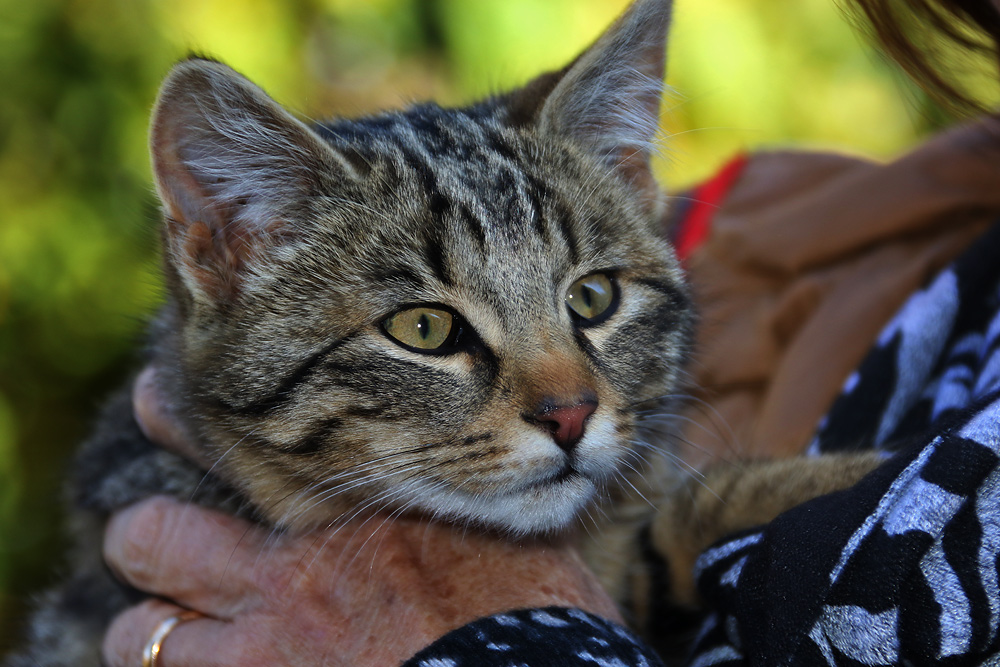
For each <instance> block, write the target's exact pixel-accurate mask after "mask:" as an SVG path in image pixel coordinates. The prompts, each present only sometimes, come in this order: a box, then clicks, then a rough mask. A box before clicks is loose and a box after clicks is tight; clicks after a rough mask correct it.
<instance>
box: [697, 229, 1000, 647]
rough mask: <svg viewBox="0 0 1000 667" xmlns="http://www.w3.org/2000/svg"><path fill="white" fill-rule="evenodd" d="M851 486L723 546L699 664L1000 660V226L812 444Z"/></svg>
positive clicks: (912, 305)
mask: <svg viewBox="0 0 1000 667" xmlns="http://www.w3.org/2000/svg"><path fill="white" fill-rule="evenodd" d="M872 448H874V449H877V450H881V451H885V452H886V455H887V458H888V460H887V462H886V463H885V464H884V465H883V466H882V467H881V468H879V469H878V470H876V471H875V472H874V473H872V474H871V475H869V476H868V477H867V478H865V479H864V480H863V481H862V482H861V483H860V484H858V485H857V486H856V487H854V488H852V489H848V490H846V491H843V492H840V493H836V494H833V495H830V496H826V497H823V498H818V499H816V500H814V501H812V502H810V503H806V504H805V505H802V506H800V507H798V508H796V509H794V510H792V511H791V512H788V513H786V514H784V515H782V516H781V517H779V518H778V519H777V520H776V521H774V522H773V523H771V524H770V525H768V526H766V527H764V528H763V529H760V530H755V531H749V532H747V533H744V534H742V535H738V536H735V537H733V538H731V539H729V540H727V541H725V542H724V543H722V544H718V545H715V546H714V547H713V548H711V549H709V550H708V551H707V552H706V553H705V554H703V556H702V558H701V559H700V561H699V562H698V565H697V570H698V578H699V587H700V589H701V590H702V592H703V593H704V595H705V596H706V597H707V599H708V600H710V601H711V606H712V608H713V609H714V612H713V613H712V614H711V616H710V617H709V619H708V621H707V622H706V624H705V625H704V627H703V628H702V631H701V634H700V635H699V637H698V639H697V641H696V644H695V647H694V650H693V654H692V657H691V659H690V660H689V664H690V665H693V666H697V667H707V666H708V665H750V664H754V665H980V664H990V665H993V664H998V665H1000V632H998V630H1000V569H998V564H1000V226H995V227H994V229H992V230H991V231H990V232H989V233H988V234H987V235H986V236H985V237H983V238H981V239H980V240H979V241H978V242H977V243H976V244H974V245H973V247H972V248H970V249H969V250H968V251H967V252H966V253H965V254H964V255H963V256H962V257H961V258H960V259H959V260H958V261H957V262H956V263H955V264H954V265H953V266H951V267H950V268H948V269H947V270H945V271H944V272H943V273H942V274H940V275H939V276H938V277H937V279H935V280H934V281H933V282H932V283H931V284H930V285H929V286H928V287H927V288H926V289H924V290H922V291H921V292H919V293H917V294H915V295H913V296H912V297H911V298H910V299H909V301H908V302H907V304H906V305H905V306H904V307H903V309H902V310H901V311H900V313H899V314H898V315H897V316H896V317H895V318H894V319H893V321H892V322H891V323H890V324H889V325H888V326H887V327H886V328H885V329H884V330H883V332H882V334H881V336H880V337H879V340H878V342H877V344H876V346H875V348H874V349H873V350H872V351H871V352H870V353H869V355H868V357H867V358H866V359H865V361H864V362H863V363H862V365H861V367H860V368H859V369H858V371H857V372H856V373H855V374H854V375H852V377H851V378H850V379H849V380H848V382H847V383H846V385H845V387H844V389H843V392H842V394H841V396H840V397H839V398H838V399H837V401H836V402H835V403H834V405H833V407H832V409H831V410H830V413H829V414H828V416H827V418H826V419H825V420H824V421H823V423H822V424H821V425H820V428H819V429H818V433H817V435H816V438H815V440H814V442H813V443H812V445H811V448H810V451H811V452H812V453H814V454H816V453H821V452H833V451H845V450H853V449H872Z"/></svg>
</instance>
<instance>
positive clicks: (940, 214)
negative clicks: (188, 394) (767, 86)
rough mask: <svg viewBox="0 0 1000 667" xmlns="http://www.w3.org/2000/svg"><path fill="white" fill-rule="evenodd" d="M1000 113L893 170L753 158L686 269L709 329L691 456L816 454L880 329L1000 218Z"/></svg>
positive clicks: (815, 158) (696, 363) (790, 157)
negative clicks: (815, 437)
mask: <svg viewBox="0 0 1000 667" xmlns="http://www.w3.org/2000/svg"><path fill="white" fill-rule="evenodd" d="M998 128H1000V121H998V120H996V119H995V118H992V117H991V118H987V119H985V120H983V121H981V122H980V123H977V124H974V125H969V126H963V127H960V128H957V129H955V130H953V131H951V132H948V133H946V134H943V135H941V136H939V137H937V138H936V139H934V140H933V141H931V142H929V143H927V144H925V145H924V146H922V147H921V148H919V149H918V150H916V151H914V152H912V153H910V154H908V155H906V156H904V157H902V158H900V159H899V160H897V161H895V162H892V163H889V164H885V165H879V164H874V163H872V162H869V161H865V160H861V159H857V158H852V157H846V156H841V155H831V154H822V153H791V152H773V153H760V154H756V155H753V156H752V157H751V158H750V159H749V162H748V163H747V165H746V167H745V168H744V171H743V173H742V175H741V176H740V179H739V180H738V181H737V182H736V183H735V184H734V186H733V187H732V189H731V190H730V192H729V194H728V196H727V198H726V199H725V201H724V203H723V205H722V207H721V209H720V210H719V211H718V213H717V214H716V216H715V218H714V220H713V225H712V231H711V233H710V235H709V237H708V239H707V240H706V241H705V243H704V244H703V245H702V246H701V247H700V248H698V249H697V250H696V251H695V252H694V253H693V254H692V255H691V257H690V258H689V259H688V262H687V266H688V272H689V277H690V280H691V283H692V288H693V292H694V295H695V301H696V304H697V307H698V310H699V318H700V325H699V331H698V334H697V337H696V345H695V353H694V358H693V361H692V364H691V366H690V369H689V380H690V387H689V390H690V393H691V394H692V395H693V396H694V397H695V399H696V400H695V401H693V402H692V404H691V406H690V407H689V409H687V411H686V416H687V417H689V418H690V419H691V422H690V423H689V424H688V425H687V426H686V427H685V428H684V429H683V432H682V439H683V440H684V441H685V443H684V444H682V454H683V455H684V456H685V457H686V459H687V460H689V461H691V462H695V463H698V464H701V463H704V462H706V461H708V460H711V459H716V458H727V459H733V458H760V457H773V456H791V455H794V454H797V453H799V452H801V451H802V449H803V448H804V447H805V446H806V445H807V444H808V440H809V438H810V436H811V434H812V432H813V431H814V429H815V427H816V424H817V422H818V420H819V419H820V417H822V415H823V414H824V413H825V412H826V410H827V409H828V407H829V405H830V403H831V402H832V400H833V399H834V397H835V396H836V395H837V393H838V392H839V390H840V387H841V385H842V384H843V382H844V380H845V379H846V378H847V376H848V375H849V373H850V372H851V371H852V370H853V369H854V368H855V367H856V366H857V365H858V364H859V363H860V361H861V359H862V358H863V356H864V354H865V353H866V351H867V350H868V348H869V347H870V346H871V344H872V342H873V341H874V339H875V337H876V336H877V334H878V332H879V331H880V330H881V329H882V327H883V326H884V325H885V324H886V322H887V321H888V320H889V319H890V318H891V317H892V315H893V314H894V313H895V312H896V310H898V309H899V307H900V306H901V305H902V304H903V302H904V301H905V299H906V298H907V296H909V295H910V294H911V293H912V292H914V291H915V290H916V289H918V288H919V287H920V286H921V285H922V284H924V283H925V282H926V281H927V280H929V279H930V278H931V277H932V276H933V275H934V274H936V273H937V272H938V271H940V270H941V269H942V268H943V267H944V266H945V265H947V264H948V263H949V262H950V261H951V260H952V259H954V258H955V257H956V256H957V255H958V254H959V253H960V252H961V251H962V250H963V249H964V248H965V247H967V246H968V245H969V244H970V243H971V242H972V241H973V240H974V239H975V238H976V237H977V236H978V235H979V234H981V233H982V232H983V231H984V230H985V229H986V227H987V226H988V225H989V224H990V223H991V222H993V220H994V219H996V218H997V217H1000V129H998Z"/></svg>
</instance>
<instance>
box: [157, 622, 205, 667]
mask: <svg viewBox="0 0 1000 667" xmlns="http://www.w3.org/2000/svg"><path fill="white" fill-rule="evenodd" d="M202 616H204V614H199V613H198V612H196V611H192V610H190V609H189V610H188V611H182V612H181V613H179V614H174V615H173V616H170V617H168V618H165V619H164V620H163V621H161V622H160V624H159V625H158V626H156V630H153V636H152V637H150V638H149V643H148V644H146V648H145V649H143V651H142V667H156V661H157V659H158V658H159V657H160V650H161V649H162V648H163V642H164V640H165V639H166V638H167V635H169V634H170V632H171V631H172V630H173V629H174V628H176V627H177V626H178V625H180V624H181V623H184V622H185V621H193V620H194V619H196V618H201V617H202Z"/></svg>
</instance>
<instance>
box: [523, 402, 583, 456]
mask: <svg viewBox="0 0 1000 667" xmlns="http://www.w3.org/2000/svg"><path fill="white" fill-rule="evenodd" d="M595 410H597V401H596V400H593V399H589V400H585V401H581V402H579V403H577V404H576V405H569V406H557V407H552V404H551V403H547V404H543V405H542V406H541V407H540V408H539V409H538V411H537V412H535V414H533V415H532V416H531V418H530V420H531V421H533V422H535V423H536V424H539V425H540V426H542V428H545V429H548V431H549V433H551V434H552V439H553V440H555V441H556V444H557V445H559V447H561V448H562V449H564V450H565V451H567V452H569V451H570V450H572V449H573V447H574V446H576V443H578V442H580V438H582V437H583V431H584V428H585V426H586V423H587V418H588V417H590V415H592V414H594V411H595Z"/></svg>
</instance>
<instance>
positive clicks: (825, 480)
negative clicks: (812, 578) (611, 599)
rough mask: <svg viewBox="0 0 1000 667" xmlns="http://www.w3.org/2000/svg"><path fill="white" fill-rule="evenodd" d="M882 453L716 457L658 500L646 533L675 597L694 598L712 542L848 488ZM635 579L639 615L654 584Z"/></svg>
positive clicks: (692, 601)
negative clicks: (701, 560) (731, 460)
mask: <svg viewBox="0 0 1000 667" xmlns="http://www.w3.org/2000/svg"><path fill="white" fill-rule="evenodd" d="M884 461H885V457H884V455H882V454H879V453H876V452H864V453H854V454H829V455H824V456H818V457H812V458H795V459H782V460H775V461H755V462H743V463H736V464H719V465H715V466H711V467H709V468H708V469H706V470H705V474H704V477H701V478H697V479H694V478H692V479H690V480H688V481H687V482H686V483H685V484H683V485H682V486H681V487H680V488H678V489H677V490H675V491H673V492H671V494H670V495H669V496H668V497H667V498H666V499H665V501H664V502H663V503H662V504H661V505H660V506H659V508H658V510H657V512H656V514H655V516H654V517H653V520H652V523H651V524H650V526H649V528H648V532H647V534H646V535H645V536H644V539H645V543H646V544H645V548H646V549H647V550H649V549H652V550H653V551H654V552H655V553H656V554H657V555H658V556H659V557H660V558H661V559H662V562H663V563H665V564H666V569H667V572H666V573H665V576H666V579H667V580H666V581H665V582H664V583H665V584H666V585H667V588H668V590H669V595H670V597H671V601H672V602H673V603H674V604H676V605H679V606H689V607H692V606H697V604H698V596H697V592H696V590H695V582H694V576H693V569H694V564H695V561H696V560H697V558H698V556H699V555H700V554H701V553H702V552H703V551H704V550H705V549H706V548H707V547H709V546H710V545H711V544H713V543H714V542H717V541H719V540H720V539H722V538H724V537H726V536H727V535H730V534H732V533H735V532H737V531H741V530H746V529H749V528H753V527H755V526H759V525H762V524H765V523H768V522H770V521H771V520H772V519H774V518H775V517H777V516H778V515H779V514H781V513H782V512H785V511H787V510H789V509H791V508H793V507H795V506H796V505H800V504H802V503H804V502H806V501H808V500H811V499H813V498H816V497H818V496H822V495H825V494H827V493H832V492H834V491H839V490H841V489H845V488H848V487H850V486H853V485H854V484H855V483H857V482H858V481H859V480H860V479H861V478H862V477H864V476H865V475H867V474H868V473H869V472H871V471H872V470H874V469H875V468H877V467H878V466H879V464H881V463H883V462H884ZM645 578H646V581H642V579H643V578H642V577H639V578H637V580H634V581H633V582H631V586H630V587H629V588H630V591H631V593H632V601H633V604H634V605H635V606H636V607H637V609H636V611H637V612H638V613H639V615H641V614H642V611H643V609H644V608H645V609H648V608H649V604H648V603H646V604H641V603H639V601H640V599H641V594H642V592H643V591H649V590H650V586H649V585H648V584H649V581H648V575H647V576H646V577H645Z"/></svg>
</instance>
